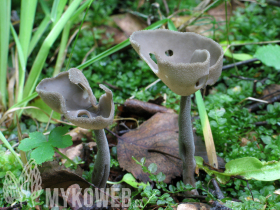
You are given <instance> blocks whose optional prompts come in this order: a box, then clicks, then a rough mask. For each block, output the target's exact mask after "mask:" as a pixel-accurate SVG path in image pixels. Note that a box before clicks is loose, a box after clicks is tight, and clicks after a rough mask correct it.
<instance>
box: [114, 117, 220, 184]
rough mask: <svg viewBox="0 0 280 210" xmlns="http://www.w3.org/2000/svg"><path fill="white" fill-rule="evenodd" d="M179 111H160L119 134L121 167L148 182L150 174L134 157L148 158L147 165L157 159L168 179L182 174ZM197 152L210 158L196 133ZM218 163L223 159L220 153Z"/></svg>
mask: <svg viewBox="0 0 280 210" xmlns="http://www.w3.org/2000/svg"><path fill="white" fill-rule="evenodd" d="M178 131H179V128H178V115H177V114H175V113H157V114H155V115H154V116H153V117H151V118H150V119H149V120H147V121H146V122H144V123H143V124H142V125H141V126H140V127H139V129H137V130H132V131H130V132H128V133H126V134H124V135H123V136H121V137H120V138H118V145H117V153H118V161H119V163H120V167H122V168H123V169H124V170H127V171H128V172H130V173H132V174H133V176H134V177H136V178H137V179H139V180H141V181H143V182H147V181H149V177H148V175H147V174H146V173H144V172H143V171H142V169H141V166H140V165H138V164H136V162H135V161H134V160H133V159H132V158H131V157H132V156H134V157H135V158H136V159H137V160H140V159H141V158H143V157H145V158H146V164H145V165H146V166H149V165H150V164H151V163H156V164H157V167H158V170H157V172H156V173H159V172H163V173H164V174H165V175H166V179H165V182H166V183H169V182H170V181H171V179H172V178H175V177H176V176H181V173H182V161H181V159H180V157H179V148H178ZM194 141H195V147H196V152H195V155H196V156H201V157H203V158H204V160H205V161H206V162H208V158H207V153H206V148H205V144H204V142H203V141H202V140H201V138H198V137H197V136H196V135H194ZM218 162H219V166H221V167H222V166H224V165H225V163H224V161H223V160H222V159H221V158H220V157H218Z"/></svg>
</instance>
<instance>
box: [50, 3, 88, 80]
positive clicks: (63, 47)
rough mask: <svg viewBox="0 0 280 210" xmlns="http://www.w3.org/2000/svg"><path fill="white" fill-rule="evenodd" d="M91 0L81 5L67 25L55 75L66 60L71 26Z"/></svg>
mask: <svg viewBox="0 0 280 210" xmlns="http://www.w3.org/2000/svg"><path fill="white" fill-rule="evenodd" d="M91 2H92V0H88V1H86V2H85V3H84V4H83V5H81V6H80V7H79V8H78V9H77V11H76V12H75V13H74V14H73V15H72V17H71V18H70V19H69V21H68V22H67V24H66V25H65V27H64V29H63V32H62V36H61V42H60V47H59V52H58V56H57V59H56V64H55V68H54V72H53V77H54V76H56V75H57V74H58V73H59V72H60V71H61V69H62V65H63V63H64V61H65V58H64V52H65V50H66V46H67V42H68V38H69V33H70V29H71V26H72V25H73V23H74V22H75V20H77V17H78V16H79V15H80V14H81V13H82V12H83V11H84V10H85V9H86V8H87V7H88V6H89V5H90V4H91Z"/></svg>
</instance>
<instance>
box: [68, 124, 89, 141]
mask: <svg viewBox="0 0 280 210" xmlns="http://www.w3.org/2000/svg"><path fill="white" fill-rule="evenodd" d="M67 134H69V135H70V136H71V137H72V141H81V140H82V138H86V139H87V140H88V141H91V140H92V131H91V130H89V129H85V128H81V127H76V128H74V129H73V130H71V131H70V132H69V133H67Z"/></svg>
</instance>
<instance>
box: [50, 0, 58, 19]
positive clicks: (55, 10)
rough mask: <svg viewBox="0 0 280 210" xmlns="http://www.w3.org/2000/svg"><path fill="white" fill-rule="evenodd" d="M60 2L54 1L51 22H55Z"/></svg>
mask: <svg viewBox="0 0 280 210" xmlns="http://www.w3.org/2000/svg"><path fill="white" fill-rule="evenodd" d="M58 4H59V0H54V2H53V5H52V11H51V21H52V22H55V20H56V15H57V8H58Z"/></svg>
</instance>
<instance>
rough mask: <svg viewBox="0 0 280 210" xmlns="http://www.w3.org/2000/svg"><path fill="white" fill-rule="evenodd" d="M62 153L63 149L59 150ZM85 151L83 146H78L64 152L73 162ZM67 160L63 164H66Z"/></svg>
mask: <svg viewBox="0 0 280 210" xmlns="http://www.w3.org/2000/svg"><path fill="white" fill-rule="evenodd" d="M59 150H60V152H62V151H61V149H59ZM82 150H83V144H78V145H77V146H74V147H70V148H69V147H67V149H66V151H64V152H62V153H63V154H65V155H66V156H67V157H68V158H69V159H70V160H73V159H74V158H75V157H77V156H80V155H81V153H82ZM66 161H67V160H66V159H62V161H61V162H62V163H63V164H64V163H65V162H66Z"/></svg>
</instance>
